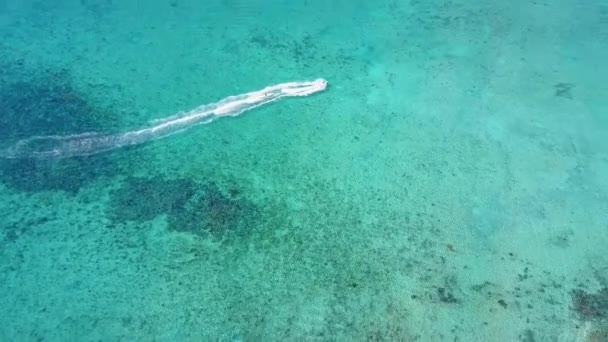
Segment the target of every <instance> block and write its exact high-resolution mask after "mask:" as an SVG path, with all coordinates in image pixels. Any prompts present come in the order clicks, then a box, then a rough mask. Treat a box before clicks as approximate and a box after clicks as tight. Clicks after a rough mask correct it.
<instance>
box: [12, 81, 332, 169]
mask: <svg viewBox="0 0 608 342" xmlns="http://www.w3.org/2000/svg"><path fill="white" fill-rule="evenodd" d="M326 87H327V81H325V80H323V79H317V80H314V81H305V82H289V83H281V84H276V85H273V86H268V87H266V88H264V89H261V90H258V91H253V92H249V93H245V94H241V95H235V96H229V97H226V98H224V99H222V100H220V101H218V102H215V103H211V104H206V105H202V106H200V107H197V108H195V109H193V110H191V111H188V112H179V113H177V114H174V115H171V116H169V117H167V118H165V119H160V120H154V121H152V122H151V124H150V125H148V126H145V127H142V128H139V129H135V130H132V131H128V132H121V133H115V134H99V133H82V134H73V135H47V136H34V137H30V138H27V139H23V140H20V141H18V142H17V143H15V144H14V145H12V146H10V147H8V148H7V149H5V150H4V151H1V152H0V157H4V158H12V159H16V158H41V159H44V158H65V157H75V156H85V155H91V154H95V153H100V152H105V151H110V150H114V149H117V148H120V147H125V146H131V145H137V144H142V143H145V142H147V141H150V140H153V139H158V138H162V137H166V136H168V135H171V134H173V133H177V132H180V131H182V130H184V129H187V128H190V127H192V126H194V125H197V124H207V123H210V122H211V121H213V120H215V119H218V118H221V117H224V116H238V115H240V114H242V113H244V112H246V111H248V110H251V109H254V108H256V107H259V106H262V105H265V104H267V103H270V102H274V101H277V100H279V99H281V98H283V97H292V96H308V95H312V94H314V93H317V92H320V91H323V90H325V88H326Z"/></svg>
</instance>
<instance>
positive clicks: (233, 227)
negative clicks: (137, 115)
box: [107, 177, 258, 239]
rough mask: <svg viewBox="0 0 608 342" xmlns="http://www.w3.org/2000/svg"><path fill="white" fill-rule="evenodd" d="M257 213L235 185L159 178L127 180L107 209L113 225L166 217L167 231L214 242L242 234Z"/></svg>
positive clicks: (116, 192) (131, 178)
mask: <svg viewBox="0 0 608 342" xmlns="http://www.w3.org/2000/svg"><path fill="white" fill-rule="evenodd" d="M257 213H258V210H257V207H256V205H254V204H253V202H252V201H250V200H249V199H247V198H246V197H245V196H243V194H242V191H241V190H240V189H239V188H238V187H237V186H234V185H233V186H230V187H221V186H219V185H217V184H216V183H214V182H207V183H198V182H195V181H193V180H191V179H184V178H182V179H165V178H163V177H152V178H141V177H129V178H127V179H126V180H125V182H124V183H123V186H122V187H121V188H119V189H118V190H116V191H114V192H113V193H112V194H111V197H110V206H109V207H108V210H107V214H108V216H109V218H110V219H111V220H112V221H113V222H114V223H125V222H128V221H134V222H145V221H149V220H152V219H154V218H156V217H158V216H161V215H166V216H167V223H168V228H169V230H172V231H177V232H186V233H190V234H193V235H197V236H201V237H209V238H216V239H225V238H229V237H230V236H239V235H246V234H247V233H248V232H250V230H251V229H252V227H253V226H254V225H255V220H256V217H257Z"/></svg>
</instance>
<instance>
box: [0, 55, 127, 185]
mask: <svg viewBox="0 0 608 342" xmlns="http://www.w3.org/2000/svg"><path fill="white" fill-rule="evenodd" d="M2 67H3V71H2V73H1V74H0V108H2V111H3V112H2V115H0V145H8V144H10V143H13V142H15V141H17V140H18V139H23V138H28V137H31V136H38V135H51V134H70V133H79V132H92V131H103V130H105V129H107V128H108V127H110V126H111V125H110V123H111V122H112V120H111V117H109V116H107V115H105V112H104V113H103V115H102V111H101V110H99V109H98V108H94V106H92V105H91V104H90V103H89V102H88V101H87V97H86V94H82V93H80V92H78V91H76V90H75V89H74V86H73V82H72V79H71V77H70V75H69V73H68V72H66V71H62V70H60V71H54V70H42V71H40V70H27V69H26V68H24V67H23V65H21V64H16V65H3V66H2ZM115 166H116V164H115V163H112V161H111V160H110V159H109V157H108V156H107V155H106V156H94V157H83V158H71V159H61V160H37V159H30V158H21V159H0V182H2V183H4V184H5V185H6V186H7V187H9V188H13V189H15V190H17V191H25V192H39V191H49V190H51V191H65V192H67V193H76V192H77V191H78V190H79V189H80V188H81V187H82V186H84V185H85V184H87V183H89V182H91V181H92V180H94V179H96V178H97V177H99V176H102V175H108V174H114V173H115V171H116V170H115Z"/></svg>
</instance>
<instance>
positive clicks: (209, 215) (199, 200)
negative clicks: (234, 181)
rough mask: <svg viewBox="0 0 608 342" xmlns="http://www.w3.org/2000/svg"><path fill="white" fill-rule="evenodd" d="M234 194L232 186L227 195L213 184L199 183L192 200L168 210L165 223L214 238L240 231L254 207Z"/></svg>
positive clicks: (249, 222) (246, 226)
mask: <svg viewBox="0 0 608 342" xmlns="http://www.w3.org/2000/svg"><path fill="white" fill-rule="evenodd" d="M236 193H238V191H234V188H233V189H231V191H230V192H229V193H228V194H227V193H225V192H224V191H222V190H221V189H220V188H219V187H217V186H216V185H215V184H213V183H210V184H206V185H204V186H201V187H200V188H199V189H198V191H197V194H196V197H195V198H193V200H192V201H189V202H188V203H187V204H186V206H184V207H183V208H182V209H181V210H177V211H174V212H173V213H172V215H171V216H170V217H169V226H170V227H172V229H174V230H177V231H185V232H191V233H193V234H197V235H211V236H214V237H221V236H224V235H225V234H227V233H234V234H240V233H243V232H245V231H247V229H248V227H249V226H250V225H251V223H252V222H251V219H252V218H254V217H255V213H256V209H255V206H254V205H253V204H251V203H250V202H249V201H247V200H245V199H244V198H242V197H239V196H238V195H237V194H236ZM231 194H232V195H231Z"/></svg>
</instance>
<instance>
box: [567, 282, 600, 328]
mask: <svg viewBox="0 0 608 342" xmlns="http://www.w3.org/2000/svg"><path fill="white" fill-rule="evenodd" d="M571 296H572V308H573V310H574V312H576V314H577V315H578V316H579V317H580V318H581V319H582V320H594V319H607V318H608V288H606V287H604V288H602V289H601V290H599V291H598V292H596V293H587V292H585V291H584V290H582V289H576V290H574V291H572V293H571Z"/></svg>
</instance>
